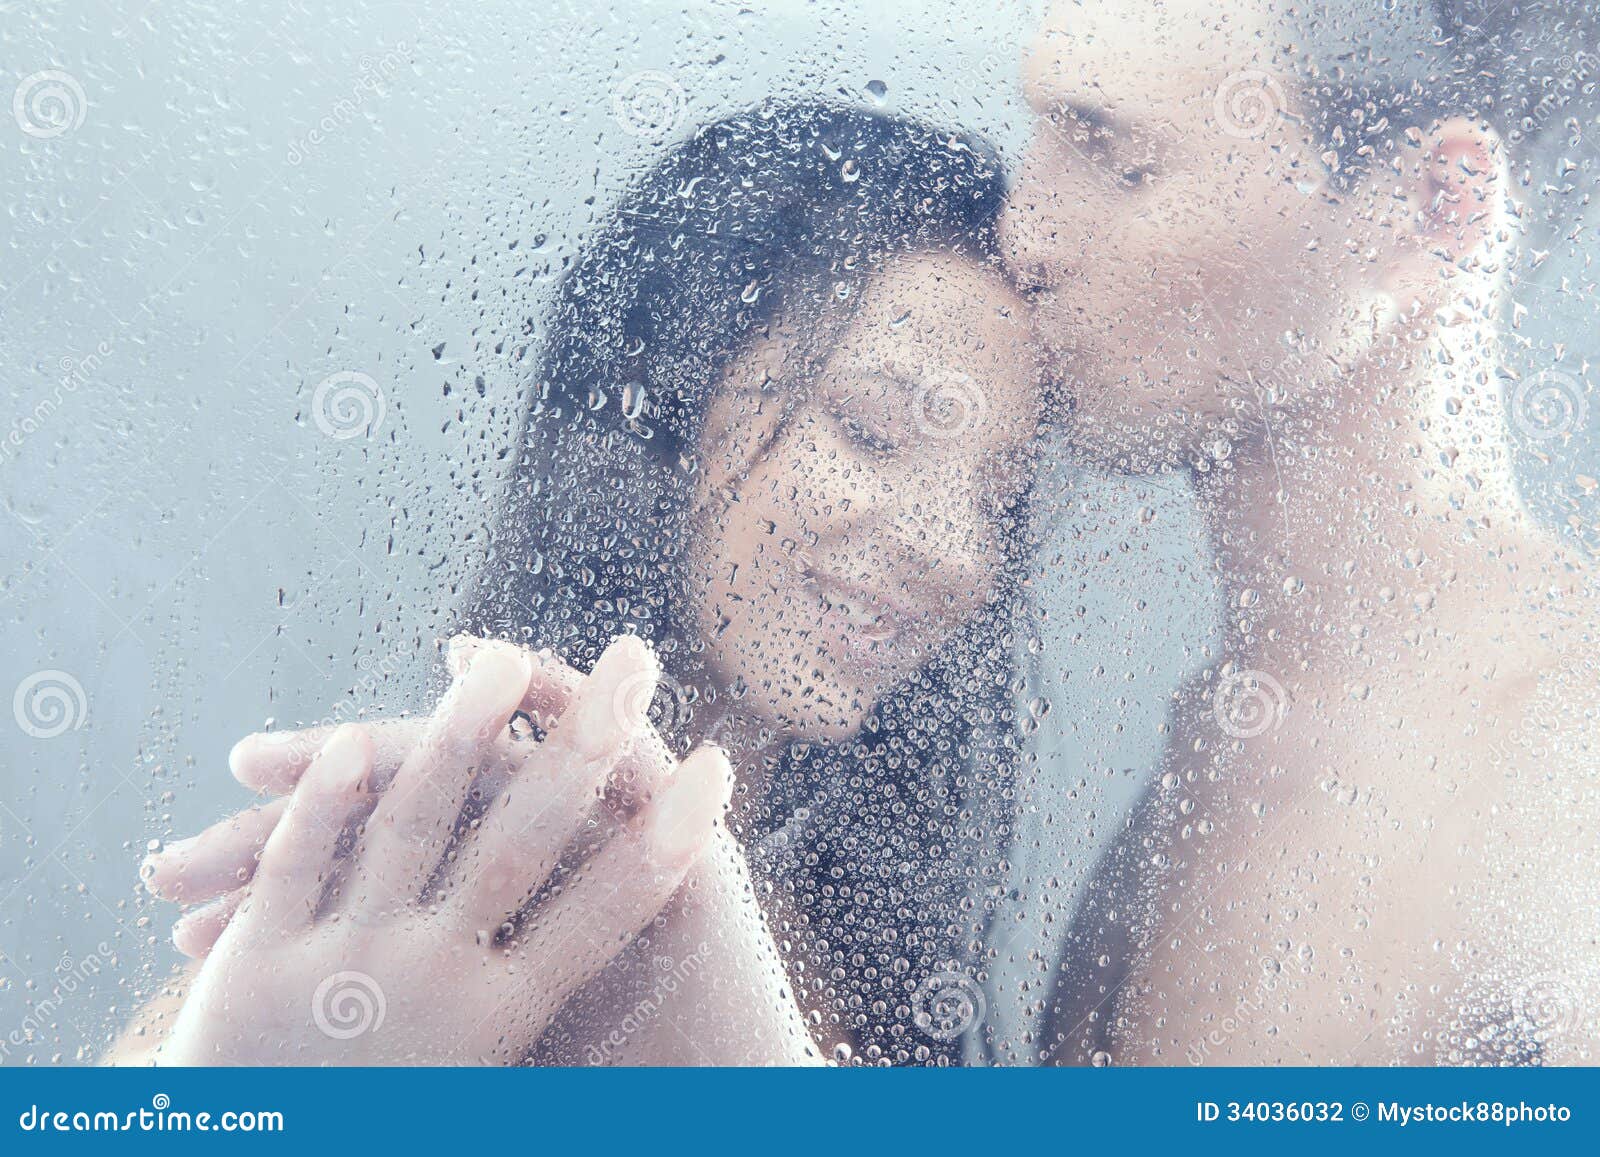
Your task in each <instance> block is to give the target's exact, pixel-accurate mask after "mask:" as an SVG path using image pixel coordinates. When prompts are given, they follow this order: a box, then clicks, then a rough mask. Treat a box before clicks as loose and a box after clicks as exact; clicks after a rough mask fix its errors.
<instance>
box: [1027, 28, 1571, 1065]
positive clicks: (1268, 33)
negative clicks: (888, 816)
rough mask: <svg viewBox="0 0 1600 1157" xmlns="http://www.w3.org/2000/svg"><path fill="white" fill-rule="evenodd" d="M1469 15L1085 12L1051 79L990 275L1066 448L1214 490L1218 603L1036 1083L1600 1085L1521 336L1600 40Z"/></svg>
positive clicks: (1086, 915)
mask: <svg viewBox="0 0 1600 1157" xmlns="http://www.w3.org/2000/svg"><path fill="white" fill-rule="evenodd" d="M1474 7H1475V6H1473V5H1458V4H1445V5H1443V6H1442V7H1440V8H1439V9H1437V10H1436V8H1435V6H1434V5H1431V4H1418V3H1399V4H1396V5H1385V6H1382V7H1381V8H1380V7H1379V6H1377V5H1367V4H1358V3H1348V4H1336V5H1331V6H1329V5H1315V6H1305V8H1304V9H1303V10H1296V9H1293V8H1291V7H1289V6H1288V5H1279V4H1274V3H1271V2H1268V0H1260V2H1258V0H1244V2H1242V3H1234V4H1229V5H1226V6H1218V5H1215V4H1212V3H1208V2H1206V0H1173V2H1169V3H1162V4H1155V3H1150V4H1134V5H1116V6H1114V7H1113V6H1109V5H1107V6H1088V7H1085V6H1080V5H1077V4H1067V3H1060V4H1056V5H1055V6H1054V7H1053V9H1052V11H1051V13H1050V15H1049V17H1048V18H1047V20H1046V22H1045V24H1044V26H1043V28H1042V29H1041V30H1040V33H1039V35H1038V37H1037V40H1036V42H1035V44H1034V46H1033V48H1032V50H1031V52H1030V54H1029V56H1028V59H1027V62H1026V65H1025V69H1024V71H1025V83H1026V87H1027V95H1028V98H1029V101H1030V103H1031V104H1032V106H1033V107H1034V109H1035V110H1036V112H1037V113H1038V115H1039V118H1040V127H1039V129H1038V131H1037V133H1036V135H1035V138H1034V141H1033V143H1032V146H1031V148H1030V150H1029V153H1028V156H1027V159H1026V161H1025V162H1024V164H1023V166H1022V171H1021V173H1020V175H1019V178H1018V180H1017V183H1016V186H1015V189H1014V190H1013V193H1012V195H1011V199H1010V202H1009V204H1008V208H1007V211H1006V215H1005V218H1004V219H1003V221H1002V228H1001V232H1002V241H1003V244H1004V246H1005V248H1006V251H1007V254H1008V259H1009V260H1010V262H1011V264H1012V266H1013V269H1014V270H1015V272H1016V274H1017V276H1018V277H1019V279H1020V280H1021V281H1022V282H1023V283H1024V284H1025V285H1027V286H1028V287H1029V288H1030V290H1031V292H1032V294H1033V297H1034V300H1035V303H1036V307H1037V319H1036V326H1037V328H1038V331H1039V334H1040V338H1041V341H1042V342H1043V343H1044V344H1045V345H1046V346H1047V347H1048V349H1049V350H1050V353H1051V357H1052V360H1053V363H1054V365H1055V367H1056V372H1057V373H1058V374H1059V375H1060V376H1061V377H1062V378H1063V379H1064V380H1067V381H1069V382H1070V383H1071V384H1072V386H1073V392H1074V394H1075V396H1076V403H1077V409H1076V412H1075V414H1074V417H1073V427H1074V433H1073V438H1074V443H1075V446H1076V448H1077V449H1078V451H1079V452H1080V453H1081V454H1083V455H1084V456H1086V457H1087V458H1089V459H1090V460H1092V461H1095V462H1097V463H1100V464H1102V465H1105V466H1108V467H1111V468H1114V469H1116V470H1119V471H1125V472H1129V473H1135V474H1139V473H1148V472H1155V471H1164V470H1187V471H1189V472H1190V473H1191V474H1192V476H1193V479H1194V485H1195V489H1196V492H1197V495H1198V497H1199V499H1200V502H1201V504H1202V507H1203V509H1204V512H1205V518H1206V520H1207V524H1208V529H1209V532H1210V536H1211V539H1212V543H1213V546H1214V549H1215V552H1216V562H1215V566H1214V575H1213V578H1214V581H1215V583H1216V584H1217V586H1218V587H1219V588H1220V590H1221V591H1222V593H1223V595H1224V596H1225V603H1226V606H1227V610H1226V612H1225V623H1224V635H1223V644H1222V652H1221V654H1220V655H1218V656H1216V657H1215V661H1213V662H1212V663H1211V664H1210V666H1209V667H1208V668H1207V670H1206V671H1205V672H1204V673H1203V674H1201V675H1200V676H1199V677H1197V678H1196V679H1195V680H1194V681H1193V682H1192V683H1191V684H1190V685H1189V686H1188V687H1187V688H1186V689H1185V691H1184V693H1183V694H1182V695H1181V696H1180V697H1179V699H1178V701H1177V704H1176V708H1175V713H1174V717H1173V720H1172V726H1173V728H1174V730H1173V733H1172V735H1171V736H1170V738H1169V743H1168V750H1167V755H1166V757H1165V760H1164V763H1163V767H1162V776H1161V782H1160V785H1159V786H1158V787H1157V788H1156V789H1154V790H1153V791H1152V792H1151V793H1150V796H1149V798H1148V799H1146V800H1145V802H1144V803H1143V804H1142V805H1141V806H1140V808H1139V809H1138V811H1137V813H1136V815H1135V817H1134V819H1133V821H1132V822H1131V824H1130V825H1129V828H1128V830H1127V831H1126V832H1125V833H1124V835H1123V837H1122V838H1121V839H1120V840H1119V842H1118V845H1117V847H1116V848H1115V849H1114V850H1113V852H1112V853H1111V854H1110V855H1109V856H1108V857H1107V859H1106V861H1105V864H1104V867H1103V868H1102V871H1101V877H1100V879H1099V881H1098V882H1097V886H1096V888H1095V898H1094V899H1093V900H1092V901H1091V902H1090V903H1089V904H1088V905H1087V907H1086V908H1085V909H1084V910H1083V911H1082V912H1081V913H1080V917H1079V919H1078V921H1077V922H1076V927H1075V929H1074V933H1073V937H1072V948H1071V949H1070V950H1069V961H1068V962H1067V966H1066V967H1065V968H1064V970H1063V972H1062V974H1061V976H1060V978H1059V979H1058V981H1057V984H1056V988H1055V995H1054V998H1053V1000H1052V1001H1051V1009H1050V1013H1051V1016H1052V1017H1053V1020H1052V1023H1051V1027H1050V1031H1048V1032H1047V1033H1046V1034H1045V1035H1044V1039H1043V1040H1041V1041H1039V1042H1038V1044H1039V1048H1038V1050H1037V1054H1036V1056H1035V1057H1034V1058H1033V1059H1035V1060H1042V1061H1058V1062H1066V1063H1073V1062H1077V1063H1082V1062H1086V1061H1091V1060H1092V1061H1094V1062H1096V1063H1108V1062H1109V1063H1236V1064H1238V1063H1244V1064H1250V1063H1272V1062H1288V1063H1392V1062H1403V1061H1412V1062H1435V1063H1437V1062H1467V1063H1496V1062H1499V1063H1504V1062H1507V1061H1544V1062H1549V1061H1572V1060H1585V1059H1587V1060H1589V1061H1591V1062H1592V1060H1593V1058H1594V1056H1595V1053H1594V1051H1593V1049H1594V1047H1595V1042H1596V1038H1597V1035H1600V1034H1597V1029H1596V1022H1595V1019H1594V1018H1595V1013H1596V1011H1600V1000H1597V996H1600V949H1597V948H1596V944H1597V943H1600V921H1597V913H1600V906H1597V904H1596V903H1595V901H1596V895H1595V889H1594V885H1593V883H1592V882H1593V881H1594V880H1595V879H1597V878H1600V852H1597V845H1596V841H1595V839H1594V830H1595V825H1596V824H1597V823H1600V786H1597V783H1596V780H1595V770H1596V766H1597V763H1600V760H1597V758H1596V756H1595V754H1594V752H1593V750H1592V748H1593V745H1594V739H1593V737H1592V732H1593V718H1594V714H1593V713H1594V709H1595V687H1596V680H1595V677H1594V670H1593V668H1594V659H1593V656H1594V653H1595V646H1594V633H1595V624H1596V621H1597V620H1596V616H1595V613H1594V602H1593V590H1592V586H1593V583H1592V579H1591V578H1590V577H1589V575H1588V574H1587V572H1586V571H1585V569H1584V563H1585V562H1586V561H1587V560H1580V559H1579V558H1578V557H1576V555H1575V554H1574V553H1573V552H1571V551H1570V550H1563V549H1562V548H1561V546H1560V545H1559V544H1557V543H1556V542H1555V541H1553V540H1552V538H1551V537H1550V536H1549V535H1548V534H1547V533H1546V532H1545V531H1544V530H1543V529H1542V528H1541V527H1539V526H1538V525H1536V524H1535V523H1534V522H1533V520H1532V519H1531V518H1530V516H1529V515H1528V513H1527V511H1526V509H1525V508H1524V506H1523V503H1522V499H1521V496H1520V494H1519V491H1518V480H1517V472H1516V468H1515V467H1516V463H1515V461H1514V457H1513V454H1512V443H1511V440H1510V438H1509V437H1508V429H1507V421H1506V395H1509V396H1510V401H1511V406H1512V416H1513V418H1514V419H1516V421H1517V424H1519V425H1520V426H1521V427H1522V429H1523V432H1524V434H1525V435H1526V436H1527V437H1529V438H1532V439H1545V438H1549V437H1551V436H1552V433H1551V432H1552V430H1554V431H1555V433H1556V434H1560V435H1564V436H1571V435H1573V434H1575V433H1578V432H1579V430H1578V427H1579V425H1580V424H1581V420H1582V419H1583V417H1584V416H1585V414H1586V409H1587V402H1586V389H1587V387H1586V386H1585V385H1584V383H1583V369H1584V365H1583V361H1582V359H1581V357H1578V356H1575V355H1574V354H1573V353H1572V352H1570V351H1566V350H1563V349H1562V347H1561V346H1560V345H1557V346H1555V347H1553V348H1552V349H1548V350H1543V351H1536V354H1537V356H1536V364H1534V365H1533V366H1532V367H1531V369H1530V371H1529V373H1528V374H1525V375H1524V377H1523V379H1522V380H1520V381H1519V380H1517V379H1516V377H1515V373H1514V371H1512V370H1511V369H1510V368H1509V367H1508V365H1507V363H1506V361H1505V352H1506V342H1505V333H1504V332H1503V319H1504V317H1505V316H1506V314H1507V312H1508V310H1507V308H1506V305H1507V303H1506V297H1507V289H1508V286H1509V284H1510V281H1511V278H1512V277H1513V276H1514V275H1520V274H1522V273H1524V272H1526V271H1527V270H1529V269H1531V268H1533V267H1534V266H1536V265H1537V263H1538V262H1539V261H1540V260H1542V256H1541V254H1540V252H1539V249H1540V247H1541V243H1540V242H1539V241H1538V239H1537V238H1534V237H1529V236H1524V234H1525V233H1526V232H1527V231H1528V227H1529V225H1530V224H1533V223H1536V218H1537V217H1538V216H1539V210H1540V209H1541V207H1542V206H1541V205H1540V204H1539V203H1538V201H1539V191H1540V190H1541V187H1543V186H1546V185H1547V184H1548V183H1549V182H1551V181H1552V180H1554V181H1556V182H1558V187H1559V182H1560V181H1561V180H1563V179H1564V178H1563V173H1562V171H1561V170H1559V169H1557V170H1555V171H1552V170H1551V169H1550V166H1548V165H1546V166H1545V167H1544V168H1543V169H1535V168H1532V167H1531V166H1533V165H1535V164H1537V163H1538V162H1537V161H1536V160H1535V159H1532V158H1535V157H1536V154H1535V152H1534V150H1533V146H1534V145H1535V144H1536V143H1537V138H1538V137H1539V136H1540V135H1541V133H1544V132H1551V131H1554V132H1559V133H1565V134H1568V135H1569V136H1571V135H1572V134H1573V133H1574V132H1576V131H1577V130H1576V129H1575V128H1574V127H1573V126H1577V125H1581V123H1582V122H1581V120H1580V119H1579V118H1581V117H1587V118H1589V121H1590V124H1591V125H1592V119H1593V116H1594V112H1593V109H1592V107H1591V108H1589V109H1588V111H1587V112H1585V111H1583V110H1582V107H1581V105H1580V103H1579V102H1581V101H1582V100H1583V99H1585V93H1584V89H1585V85H1584V84H1582V83H1574V82H1575V81H1581V80H1582V78H1581V77H1577V76H1576V75H1575V73H1576V70H1577V68H1578V65H1577V64H1576V63H1575V61H1574V58H1573V56H1572V49H1573V48H1574V47H1581V46H1583V45H1592V44H1593V43H1594V25H1593V18H1592V16H1585V15H1581V14H1580V10H1579V9H1577V7H1576V6H1568V5H1544V6H1536V5H1524V6H1522V7H1521V8H1517V7H1514V6H1511V5H1503V6H1493V5H1489V6H1484V8H1483V10H1482V11H1481V13H1475V12H1474V11H1472V10H1471V9H1473V8H1474ZM1313 9H1314V11H1312V10H1313ZM1562 53H1567V54H1568V55H1567V64H1566V66H1565V69H1566V71H1565V73H1563V72H1562V67H1563V66H1562V65H1561V64H1560V63H1559V60H1560V57H1561V55H1562ZM1578 56H1579V58H1580V59H1581V57H1582V53H1579V54H1578ZM1519 71H1520V72H1521V73H1523V74H1525V75H1524V76H1523V77H1522V82H1523V83H1522V84H1521V86H1520V87H1519V85H1518V83H1517V78H1516V76H1515V75H1514V74H1517V73H1518V72H1519ZM1535 80H1537V81H1540V82H1542V83H1533V82H1534V81H1535ZM1572 147H1574V148H1576V147H1579V146H1578V144H1577V143H1576V142H1573V145H1572ZM1571 172H1572V170H1571V169H1570V168H1568V169H1566V170H1565V173H1566V174H1567V177H1570V174H1571ZM1580 196H1581V194H1580ZM1574 199H1576V198H1574ZM1529 200H1533V201H1534V202H1535V203H1534V204H1532V205H1530V204H1528V203H1527V201H1529ZM1555 204H1556V215H1557V216H1558V217H1559V218H1561V219H1562V220H1563V221H1564V223H1565V228H1566V229H1569V230H1570V229H1571V228H1572V225H1573V222H1572V221H1571V219H1570V212H1571V211H1570V210H1569V209H1568V208H1567V205H1568V204H1569V202H1568V201H1567V200H1565V199H1561V200H1559V201H1557V202H1555Z"/></svg>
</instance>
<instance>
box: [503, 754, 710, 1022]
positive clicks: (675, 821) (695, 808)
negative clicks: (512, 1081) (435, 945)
mask: <svg viewBox="0 0 1600 1157" xmlns="http://www.w3.org/2000/svg"><path fill="white" fill-rule="evenodd" d="M732 791H733V771H732V769H731V768H730V767H729V766H728V757H727V756H726V755H724V754H723V753H722V751H721V750H720V749H719V748H715V747H701V748H698V749H696V750H695V751H694V752H693V753H691V754H690V755H689V756H688V758H686V759H685V760H684V761H683V762H682V763H681V764H680V765H679V766H678V770H677V774H676V775H674V776H673V778H672V781H671V782H670V783H669V784H668V785H667V786H666V788H665V789H663V790H662V791H661V792H660V793H659V794H658V795H657V797H656V798H655V799H654V800H653V801H652V802H651V803H650V804H649V805H648V806H647V807H646V808H645V809H644V811H643V812H641V813H640V815H639V816H637V817H636V818H635V820H634V821H633V822H631V823H630V824H628V825H627V827H626V828H625V830H624V831H623V832H622V833H621V834H619V835H618V836H617V837H616V838H615V839H613V840H612V841H611V842H610V843H608V844H607V845H606V846H605V847H604V848H602V849H601V850H600V852H599V853H598V854H597V855H596V856H595V857H594V859H592V860H590V861H589V863H588V864H587V865H585V866H584V868H583V869H582V870H581V871H580V872H579V873H578V874H577V875H576V877H575V878H574V879H573V880H572V881H571V882H570V883H569V884H567V885H566V886H565V887H563V888H562V889H561V891H560V893H559V894H558V895H556V896H555V897H554V898H553V899H552V900H551V901H550V903H549V905H548V906H547V907H545V908H544V909H542V910H541V911H539V912H537V913H535V914H534V915H533V916H532V917H531V918H530V920H529V922H528V926H527V928H526V929H525V931H524V934H523V935H524V940H523V943H522V945H521V950H520V951H517V952H512V953H508V954H507V959H508V962H509V963H510V964H511V965H512V966H515V967H520V966H522V965H529V966H532V967H533V968H535V969H544V970H547V972H548V974H549V976H550V978H551V980H552V981H553V982H555V983H557V984H558V985H559V986H560V989H561V995H562V996H563V997H565V996H566V995H569V994H570V993H571V992H572V991H573V990H574V989H576V988H577V987H578V986H579V985H581V984H585V983H587V982H588V981H589V980H591V979H592V978H593V977H594V976H595V975H596V974H597V973H599V972H600V971H601V969H603V968H605V966H606V965H607V964H609V963H610V962H611V961H612V959H613V958H615V956H616V955H617V953H618V952H620V951H622V949H623V948H624V947H626V946H627V944H628V943H629V942H630V941H631V940H632V939H633V938H634V937H635V936H637V935H638V934H639V932H640V931H641V930H643V928H644V927H645V926H646V925H647V924H649V923H650V921H651V920H653V919H655V917H656V915H657V913H659V912H660V911H661V910H662V909H663V908H665V907H666V905H667V902H668V901H669V900H670V899H672V895H673V893H674V892H676V891H677V889H678V885H679V884H681V883H682V882H683V878H684V876H685V875H686V874H687V873H688V871H689V868H690V867H691V866H692V865H693V864H694V862H695V861H696V860H697V859H699V858H700V856H701V854H702V853H704V852H705V850H706V849H707V848H708V847H710V845H711V839H712V835H713V833H714V830H715V824H716V821H717V818H718V817H719V816H721V815H722V813H723V812H724V811H725V810H726V808H727V806H728V800H729V798H730V796H731V794H732Z"/></svg>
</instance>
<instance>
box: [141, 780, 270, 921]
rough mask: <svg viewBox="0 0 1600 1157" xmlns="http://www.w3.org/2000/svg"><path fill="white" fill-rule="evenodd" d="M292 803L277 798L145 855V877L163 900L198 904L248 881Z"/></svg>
mask: <svg viewBox="0 0 1600 1157" xmlns="http://www.w3.org/2000/svg"><path fill="white" fill-rule="evenodd" d="M287 805H288V800H285V799H275V800H273V801H272V802H270V803H267V804H263V805H262V806H261V807H254V808H248V809H246V810H245V811H242V812H240V813H239V814H238V815H233V816H229V817H228V818H227V819H225V820H222V821H221V822H219V823H215V824H212V825H211V826H210V827H209V828H207V829H206V830H205V831H203V832H201V833H200V834H199V835H197V836H192V837H190V838H189V839H187V840H179V841H178V842H176V843H171V844H168V845H167V846H166V847H164V848H162V849H161V850H160V851H159V852H153V853H151V854H150V855H148V856H146V857H145V861H144V865H143V867H141V868H140V870H139V874H140V876H142V877H143V879H144V885H145V887H146V888H149V889H150V891H151V892H153V893H155V894H156V895H157V896H160V897H161V898H162V899H163V900H172V901H175V902H176V903H179V904H198V903H200V902H201V901H202V900H209V899H211V898H212V897H214V896H220V895H222V894H223V893H224V892H230V891H233V890H234V889H236V888H240V887H242V886H243V885H244V884H245V883H247V882H248V881H249V879H250V877H251V876H252V875H254V874H255V870H256V857H257V855H259V854H260V852H261V849H262V848H263V847H264V846H265V845H266V842H267V837H268V836H270V835H271V834H272V829H273V828H275V827H276V826H277V825H278V820H279V818H280V817H281V816H282V815H283V811H284V808H285V807H286V806H287Z"/></svg>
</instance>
